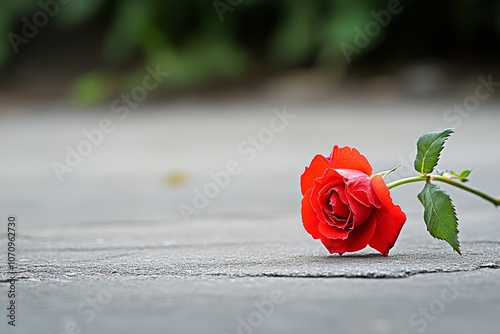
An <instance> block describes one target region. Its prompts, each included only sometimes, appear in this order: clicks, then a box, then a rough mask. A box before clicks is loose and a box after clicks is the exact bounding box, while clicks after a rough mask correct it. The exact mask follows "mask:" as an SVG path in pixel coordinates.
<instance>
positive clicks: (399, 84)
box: [0, 0, 500, 224]
mask: <svg viewBox="0 0 500 334" xmlns="http://www.w3.org/2000/svg"><path fill="white" fill-rule="evenodd" d="M0 36H1V38H0V102H1V103H0V117H1V122H0V133H1V136H2V139H3V140H2V143H0V153H1V154H2V156H3V159H2V162H1V164H0V180H1V181H2V184H3V190H4V191H3V195H2V197H3V198H2V201H3V203H5V204H6V207H7V208H10V210H11V211H12V212H14V213H16V212H17V213H18V214H19V215H21V216H23V215H24V216H25V217H28V218H29V219H26V220H27V224H28V223H32V224H42V223H47V224H48V223H55V222H57V223H65V222H69V221H89V220H90V221H95V220H103V219H104V220H120V219H121V220H124V219H129V220H133V219H138V220H141V219H164V218H165V217H173V219H177V220H180V219H182V216H181V215H180V213H179V205H180V204H181V203H186V204H189V205H192V203H193V198H194V196H195V194H196V189H199V190H203V187H204V186H205V185H206V184H207V183H209V182H212V179H211V178H210V176H209V175H210V174H209V173H210V172H211V171H212V172H213V171H220V170H223V169H224V168H225V166H226V164H227V163H228V161H230V160H237V161H238V162H240V164H241V165H242V168H243V172H242V174H241V176H237V177H234V178H233V179H232V180H231V182H230V184H229V186H227V188H225V189H223V190H222V191H221V192H220V194H219V195H218V196H217V197H216V198H215V199H212V200H210V204H209V205H208V206H207V207H206V208H203V210H200V213H199V214H197V216H201V215H203V214H205V213H209V212H212V213H221V212H226V213H227V212H243V211H244V212H255V211H262V210H264V211H265V210H284V211H287V212H289V211H290V210H295V211H296V212H297V214H296V218H297V220H299V215H298V206H299V203H300V192H299V189H298V179H299V177H300V174H301V173H302V171H303V168H304V166H305V165H307V164H308V163H309V161H310V159H311V158H312V156H314V155H315V154H317V153H321V154H325V155H328V154H329V152H330V150H331V147H332V146H333V145H334V144H339V145H351V146H355V147H358V148H359V149H360V150H361V151H362V153H364V154H366V155H367V156H368V158H369V159H370V161H372V163H373V165H374V169H375V170H385V169H389V168H392V167H393V166H395V165H397V164H398V163H403V164H405V162H403V161H402V160H405V161H406V165H407V166H408V165H409V166H410V167H411V163H412V160H411V159H413V157H412V153H413V151H414V143H415V141H416V139H417V138H418V137H419V136H420V135H421V134H423V133H425V132H427V131H431V130H435V129H442V128H445V127H454V128H456V129H457V133H458V134H457V135H456V137H457V138H458V137H459V136H460V138H461V139H452V140H450V143H451V142H452V141H453V140H457V141H458V142H459V143H461V144H462V145H459V144H455V146H453V145H452V144H450V146H451V147H450V149H449V153H448V154H447V155H445V156H444V157H443V159H445V160H444V161H446V159H450V160H449V162H450V163H454V164H455V165H456V167H453V166H450V167H451V168H456V169H459V168H462V167H463V168H468V167H473V166H470V165H469V164H467V163H466V162H470V161H477V163H476V164H475V165H478V167H475V168H476V169H475V172H474V174H477V178H476V182H478V183H477V186H478V187H481V186H483V188H485V190H490V191H491V192H493V193H495V192H497V191H496V188H497V187H494V184H492V183H491V182H488V179H487V177H486V176H485V175H486V173H489V172H492V173H493V172H494V168H495V166H496V164H495V161H494V159H495V158H494V157H492V155H490V154H489V153H487V152H490V151H489V150H497V149H496V148H495V146H494V144H493V143H495V142H498V139H499V137H498V135H497V133H498V132H497V128H498V124H499V123H498V121H499V118H498V116H497V115H498V112H497V109H498V108H497V106H498V103H497V100H498V99H497V97H498V96H499V94H498V89H497V85H498V84H497V83H496V82H497V81H500V76H497V74H498V73H499V65H500V62H499V59H500V57H499V56H500V0H489V1H488V0H483V1H470V0H453V1H451V0H448V1H446V0H442V1H409V0H402V1H396V0H391V1H388V0H358V1H352V0H310V1H301V0H286V1H285V0H274V1H269V0H267V1H265V0H231V1H230V0H215V1H214V0H189V1H170V0H164V1H157V0H142V1H138V0H137V1H136V0H121V1H118V0H39V1H35V0H33V1H28V0H22V1H21V0H17V1H14V0H5V1H2V2H0ZM167 73H168V75H167ZM479 78H482V79H479ZM488 82H489V83H488ZM480 85H481V87H480V93H481V94H482V95H481V96H483V97H484V96H486V95H487V96H486V97H485V98H484V99H483V98H481V99H478V98H477V97H476V98H475V100H474V96H476V95H477V87H478V86H480ZM485 94H486V95H485ZM468 97H472V100H471V99H469V100H467V98H468ZM467 101H468V102H469V103H470V102H472V105H471V106H470V107H468V108H469V109H470V108H472V111H463V110H462V111H460V110H455V109H451V110H450V108H454V107H453V106H454V105H455V104H458V105H462V104H463V103H466V102H467ZM475 101H477V103H476V102H475ZM475 103H476V104H475ZM275 109H277V110H279V111H281V112H283V110H287V112H288V113H290V114H291V115H293V116H294V118H293V120H292V121H291V122H290V124H287V126H286V129H285V130H284V131H283V132H280V133H274V135H273V138H272V140H271V141H270V142H269V143H268V144H266V145H264V146H265V149H262V150H260V149H259V150H257V153H258V155H257V156H256V159H255V161H252V162H251V163H247V162H246V161H245V158H246V157H247V156H244V155H242V154H240V153H239V151H238V147H239V146H240V145H241V144H242V143H245V142H247V141H248V138H249V137H248V136H256V135H258V134H259V133H260V131H261V130H262V129H264V128H266V127H269V124H270V121H271V119H272V118H273V117H275V113H274V112H273V110H275ZM469 109H467V110H469ZM103 119H107V120H111V121H110V122H111V123H109V122H108V123H109V124H108V127H109V132H106V133H104V132H103V131H104V130H102V128H100V126H101V122H102V121H103ZM105 122H106V121H105ZM96 129H97V130H99V131H101V133H102V137H101V136H100V135H99V134H96V132H95V131H94V132H92V131H93V130H96ZM89 132H90V133H94V134H95V136H96V137H95V138H97V139H95V141H96V142H98V143H97V144H93V143H92V144H91V145H90V147H89V146H85V142H88V141H89V139H88V136H87V135H86V134H85V133H89ZM82 143H83V144H82ZM488 145H490V146H491V148H490V146H488ZM478 146H481V147H483V149H482V150H478V149H477V147H478ZM389 148H390V149H389ZM82 150H83V151H82ZM85 150H87V151H85ZM71 152H77V153H78V155H79V157H80V158H76V157H73V158H71V157H69V158H68V156H71V155H72V154H73V153H71ZM485 152H486V153H485ZM464 154H466V156H467V157H468V159H463V156H464ZM402 157H404V159H403V158H402ZM495 157H496V155H495ZM68 159H74V160H77V162H75V163H74V165H75V166H70V165H69V163H68ZM474 159H475V160H474ZM492 159H493V160H492ZM464 160H467V161H464ZM73 162H74V161H73ZM64 166H66V167H64ZM481 166H482V167H481ZM481 168H484V170H482V171H481ZM476 170H478V171H476ZM405 173H406V174H410V173H411V168H406V169H402V170H401V174H405ZM61 175H62V178H61V177H60V176H61ZM471 179H472V180H474V175H472V177H471ZM481 182H482V183H481ZM263 184H266V185H269V184H272V185H273V186H266V187H264V186H263ZM411 198H412V201H414V203H415V208H419V206H418V202H416V199H415V198H414V196H413V195H412V197H411ZM468 203H469V202H464V205H467V204H468ZM473 204H474V205H475V204H476V202H473ZM299 223H300V222H299Z"/></svg>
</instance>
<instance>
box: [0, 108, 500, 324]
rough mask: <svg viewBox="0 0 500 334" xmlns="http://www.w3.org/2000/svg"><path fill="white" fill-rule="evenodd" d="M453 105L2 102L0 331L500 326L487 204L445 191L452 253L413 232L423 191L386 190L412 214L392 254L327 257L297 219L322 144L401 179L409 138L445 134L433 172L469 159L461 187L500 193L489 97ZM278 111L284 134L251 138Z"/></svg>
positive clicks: (499, 225) (499, 226)
mask: <svg viewBox="0 0 500 334" xmlns="http://www.w3.org/2000/svg"><path fill="white" fill-rule="evenodd" d="M454 102H457V103H461V102H462V100H460V99H458V100H457V101H446V102H435V103H427V104H424V103H410V102H404V103H403V102H401V103H398V104H391V105H390V106H389V107H388V104H387V103H376V102H363V101H359V102H356V103H355V104H353V103H340V102H324V103H309V104H307V103H302V104H299V103H295V102H293V103H292V102H288V103H287V102H286V101H260V102H259V103H257V104H256V103H250V102H244V103H234V104H231V103H230V104H225V105H219V104H215V103H211V104H210V103H209V104H208V106H207V104H206V103H196V102H187V103H186V102H184V103H178V104H176V103H172V104H167V105H158V106H154V107H147V108H143V109H140V110H139V109H137V110H134V111H131V113H130V115H129V116H128V117H127V118H126V119H120V118H118V117H117V116H118V115H116V114H113V113H112V112H111V111H109V110H108V109H106V108H103V109H102V110H95V111H78V110H70V111H67V110H66V111H64V112H63V111H58V110H59V109H60V108H56V110H55V111H54V110H49V109H48V110H36V111H32V110H28V109H26V110H17V111H15V112H14V111H12V110H9V111H4V112H2V114H1V118H2V121H1V122H0V133H1V136H2V139H3V140H2V141H1V142H0V152H1V154H2V157H3V159H2V162H1V163H0V182H1V184H2V192H0V201H1V203H2V204H3V205H2V209H3V210H2V215H3V216H2V218H1V219H2V220H3V221H4V222H5V223H3V226H6V224H7V217H8V215H10V214H15V215H16V216H17V219H18V224H17V233H18V234H17V240H16V243H17V245H18V246H17V250H16V256H17V263H16V265H17V266H18V270H17V271H16V278H17V281H16V285H15V287H16V292H17V296H16V303H17V313H16V326H15V328H13V327H12V326H9V325H8V324H7V320H8V318H7V317H6V315H7V310H6V308H7V307H8V298H7V294H8V290H9V287H10V283H9V282H8V281H7V280H8V278H9V277H8V275H7V266H6V265H5V263H6V262H7V251H6V249H7V240H6V239H7V238H6V236H7V234H6V233H5V232H7V231H6V228H5V231H1V233H2V234H0V235H1V236H2V239H1V243H0V247H1V248H0V249H1V250H2V251H1V252H0V263H2V265H1V273H0V280H1V283H0V296H1V297H0V301H1V307H0V309H2V310H3V311H2V312H3V314H2V317H1V319H3V320H2V321H1V322H0V332H1V333H137V332H143V333H222V334H224V333H247V334H248V333H309V332H315V333H424V332H425V333H471V332H478V333H495V334H496V333H498V327H499V326H500V320H499V318H498V314H499V313H500V283H499V282H500V271H499V270H498V268H500V256H499V254H500V221H499V220H500V215H499V212H498V210H496V209H495V208H494V207H493V206H492V205H490V204H489V203H486V202H484V201H482V200H480V199H478V198H475V197H473V196H472V195H469V194H465V193H463V192H460V191H457V190H455V189H450V188H448V187H445V188H446V189H447V190H448V192H449V193H450V194H451V195H452V197H453V198H454V200H455V203H456V205H457V211H458V214H459V218H460V225H459V228H460V241H461V246H462V253H463V256H459V255H457V254H455V253H454V252H453V251H452V250H451V247H449V246H448V245H447V244H446V243H444V242H442V241H438V240H435V239H433V238H432V237H431V236H430V235H429V234H428V233H427V232H426V230H425V225H424V223H423V220H422V209H421V208H420V204H419V202H418V200H417V199H416V194H417V193H418V191H419V189H420V187H421V186H422V185H418V184H412V185H408V186H405V187H401V188H396V189H394V190H393V191H392V195H393V199H394V201H395V202H396V203H397V204H400V205H401V206H402V208H403V210H404V211H405V212H406V213H407V216H408V220H407V222H406V224H405V226H404V228H403V230H402V232H401V235H400V238H399V240H398V242H397V243H396V246H395V247H394V248H393V249H392V250H391V253H390V256H389V257H387V258H384V257H382V256H380V255H379V254H377V253H376V252H375V251H374V250H371V249H365V250H363V251H360V252H357V253H353V254H346V255H344V256H342V257H339V256H337V255H328V252H327V251H326V250H325V249H324V248H323V247H322V246H321V245H320V244H319V243H318V242H317V241H314V240H312V239H311V238H310V236H309V235H308V234H307V233H306V232H305V231H304V230H303V228H302V225H301V218H300V199H301V196H300V190H299V186H298V184H299V178H300V174H301V173H302V172H303V168H304V166H305V165H307V164H308V163H309V161H310V160H311V158H312V157H313V156H314V155H315V154H317V153H322V154H328V153H329V151H330V150H331V147H332V146H333V145H334V144H339V145H341V146H343V145H350V146H354V147H356V148H358V149H359V150H360V151H361V152H362V153H363V154H364V155H366V156H367V158H368V159H369V160H370V162H371V163H372V165H373V167H374V169H375V170H376V171H380V170H385V169H389V168H391V167H393V166H394V165H397V164H399V163H402V164H403V167H402V168H401V169H400V170H399V171H398V172H397V173H396V174H395V175H393V178H395V177H402V176H404V175H410V174H411V171H410V169H409V168H410V166H411V163H412V160H410V159H409V158H410V156H413V155H414V145H415V142H416V139H417V138H418V137H419V135H421V134H423V133H424V132H427V131H430V130H434V129H442V128H447V127H455V128H456V133H455V134H454V135H453V136H452V138H451V139H450V140H449V142H448V144H447V147H446V149H445V151H444V152H443V155H442V159H441V163H440V167H441V168H451V169H457V170H461V169H464V168H468V167H472V168H473V173H472V174H471V177H470V179H471V181H470V183H471V185H473V186H475V187H477V188H480V189H483V190H484V191H486V192H488V193H490V194H492V195H498V194H499V193H500V178H499V177H498V166H499V164H500V155H498V147H497V146H498V145H497V143H498V141H499V139H500V134H499V132H498V126H499V125H500V114H499V113H498V112H497V111H496V109H497V105H496V104H494V103H490V104H486V103H485V104H484V105H481V106H480V107H479V108H478V109H477V110H475V111H474V112H471V113H470V114H469V115H468V116H467V117H463V116H460V117H458V114H451V113H447V109H448V108H450V107H451V106H452V104H453V103H454ZM274 108H276V109H277V110H275V111H274V112H273V109H274ZM284 108H286V110H287V112H288V114H290V115H291V116H289V119H288V120H287V121H285V122H284V123H283V124H284V126H283V127H280V129H281V130H280V131H275V132H273V133H272V136H271V135H269V133H267V134H268V137H262V138H265V143H264V142H259V143H258V144H259V145H258V146H252V144H251V143H252V137H253V136H256V137H257V138H258V135H259V133H261V134H262V133H264V132H266V130H263V129H264V128H270V126H271V125H270V124H271V123H272V122H279V121H273V118H275V117H277V116H276V115H277V113H278V114H281V115H283V110H284ZM292 116H293V117H292ZM450 116H456V117H453V118H451V117H450ZM103 118H109V119H110V120H111V122H112V124H113V125H114V129H113V130H112V131H110V132H109V133H106V134H104V135H103V137H102V140H101V142H99V143H98V144H96V145H94V146H93V147H92V148H91V149H90V152H89V154H88V155H87V156H84V157H82V159H81V161H80V162H79V163H78V164H76V166H72V167H70V168H71V169H72V171H71V172H68V173H65V174H63V175H62V176H63V177H62V181H61V182H59V179H58V177H57V176H56V173H55V172H54V169H53V165H54V162H55V161H56V162H59V163H61V164H65V163H66V161H65V159H66V155H67V152H68V146H69V149H70V150H71V149H72V148H73V149H75V150H76V149H77V147H78V145H79V143H81V142H82V141H84V140H86V137H85V135H84V133H83V132H82V131H83V130H86V131H87V132H89V131H92V130H93V129H95V128H97V127H98V126H99V123H100V122H101V121H102V119H103ZM287 122H288V123H287ZM275 124H278V123H275ZM263 131H264V132H263ZM264 135H265V134H264ZM249 136H250V137H249ZM82 145H83V144H82ZM252 147H258V149H255V151H252V149H251V148H252ZM252 152H253V153H252ZM234 161H235V162H236V164H237V165H238V166H239V173H235V175H233V176H231V177H230V179H229V180H228V182H227V185H226V184H224V186H220V187H219V188H218V191H215V190H214V196H210V197H213V198H208V199H207V201H206V202H207V203H205V204H206V207H203V208H197V209H196V213H193V214H191V215H189V217H188V219H185V217H183V215H182V213H181V211H180V209H179V208H180V207H182V205H184V207H186V206H191V207H193V208H194V207H195V202H194V201H196V196H198V195H196V194H197V193H198V191H199V192H202V193H203V192H204V191H205V190H204V189H205V188H206V187H207V184H209V183H211V182H213V180H212V176H211V175H214V174H215V175H221V174H220V173H221V171H222V170H225V169H227V166H228V164H230V163H233V162H234ZM215 192H216V194H215ZM198 200H199V199H198ZM202 202H203V201H202ZM205 204H204V205H205ZM185 216H186V214H185Z"/></svg>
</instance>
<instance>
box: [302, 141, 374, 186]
mask: <svg viewBox="0 0 500 334" xmlns="http://www.w3.org/2000/svg"><path fill="white" fill-rule="evenodd" d="M327 168H345V169H355V170H359V171H361V172H363V173H365V174H366V175H368V176H370V175H372V172H373V169H372V166H370V163H369V162H368V160H366V158H365V157H364V156H363V155H361V153H359V151H358V150H356V149H355V148H350V147H348V146H346V147H341V148H339V147H338V146H337V145H335V146H334V147H333V149H332V153H331V154H330V156H329V157H328V158H325V157H324V156H322V155H320V154H318V155H316V156H315V157H314V158H313V160H312V161H311V164H310V165H309V167H306V169H305V171H304V173H303V174H302V176H301V178H300V189H301V192H302V195H304V194H305V193H306V192H307V191H308V190H309V189H311V188H312V187H313V182H314V180H315V179H317V178H318V177H321V176H323V174H324V172H325V169H327Z"/></svg>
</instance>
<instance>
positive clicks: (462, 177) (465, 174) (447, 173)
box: [438, 169, 472, 183]
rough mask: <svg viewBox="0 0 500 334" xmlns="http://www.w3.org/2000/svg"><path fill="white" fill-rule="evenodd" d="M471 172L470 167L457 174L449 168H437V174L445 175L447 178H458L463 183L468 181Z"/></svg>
mask: <svg viewBox="0 0 500 334" xmlns="http://www.w3.org/2000/svg"><path fill="white" fill-rule="evenodd" d="M471 172H472V169H466V170H464V171H462V172H461V173H460V174H458V173H457V172H454V171H452V170H449V169H444V170H438V174H439V175H441V176H444V177H447V178H449V179H458V180H460V181H461V182H464V183H465V182H467V181H469V179H468V177H469V175H470V173H471Z"/></svg>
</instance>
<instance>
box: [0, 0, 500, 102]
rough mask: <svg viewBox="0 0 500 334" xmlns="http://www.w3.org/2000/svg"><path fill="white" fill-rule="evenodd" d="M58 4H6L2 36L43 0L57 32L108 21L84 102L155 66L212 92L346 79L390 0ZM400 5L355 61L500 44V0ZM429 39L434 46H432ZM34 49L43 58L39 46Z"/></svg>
mask: <svg viewBox="0 0 500 334" xmlns="http://www.w3.org/2000/svg"><path fill="white" fill-rule="evenodd" d="M59 1H62V2H67V3H66V4H59V3H58V2H57V0H39V1H35V0H33V1H18V0H5V1H2V2H0V35H1V36H8V34H9V33H12V32H13V33H16V34H19V35H20V34H21V27H22V24H23V22H22V21H21V18H22V17H23V16H25V17H27V18H28V19H29V20H31V19H32V16H33V15H34V13H36V12H38V11H40V10H42V7H41V4H40V3H44V4H45V5H48V4H50V3H52V4H53V3H55V4H57V6H58V7H59V11H58V13H57V14H55V15H54V17H53V18H50V20H49V23H48V24H49V25H50V26H51V27H56V28H55V29H51V30H50V33H51V34H57V31H58V30H62V31H65V32H67V31H72V30H78V29H84V28H85V27H86V26H87V25H89V24H92V23H95V22H99V23H101V24H102V26H103V27H104V28H103V29H104V31H103V34H104V38H103V39H102V41H101V40H99V41H97V42H96V43H100V44H99V45H96V48H99V49H100V54H101V59H102V66H100V67H99V68H94V69H89V72H88V73H82V75H81V76H80V77H77V78H75V82H74V85H73V88H74V90H73V91H74V93H75V96H76V97H77V99H78V100H79V101H81V102H82V103H92V102H95V101H99V100H102V99H104V98H106V96H107V95H109V94H111V93H112V91H113V89H112V88H110V86H113V85H118V83H119V82H123V83H129V82H133V79H135V78H137V77H140V75H141V74H140V73H143V70H144V67H145V66H146V64H152V65H155V64H160V65H161V68H162V69H164V70H168V71H169V72H170V73H171V75H170V77H169V80H168V85H169V87H170V88H172V89H185V88H189V89H192V88H199V87H205V86H208V85H212V84H215V83H219V82H233V81H238V80H243V79H244V78H246V77H252V76H254V75H259V74H260V75H265V74H269V73H272V72H275V71H280V70H284V69H293V68H298V67H320V68H322V69H323V70H324V71H325V73H330V74H331V77H332V78H338V77H339V76H341V75H342V73H344V72H345V70H346V69H347V68H348V66H353V64H349V62H347V61H346V58H345V56H344V54H343V53H342V50H341V48H340V47H339V45H340V43H342V42H345V43H349V44H353V40H354V38H355V32H354V30H353V29H354V27H360V28H361V29H364V27H365V25H366V24H367V22H370V21H373V20H374V17H373V14H372V13H371V11H380V10H383V9H387V6H388V2H389V1H388V0H356V1H354V0H310V1H305V0H274V1H271V0H240V1H238V0H231V1H230V0H219V2H218V3H219V4H220V3H223V4H225V5H226V6H228V7H226V8H229V9H228V10H226V11H224V12H223V13H221V12H220V9H219V12H218V9H217V8H216V6H214V1H213V0H186V1H174V0H164V1H160V0H142V1H141V0H121V1H120V0H64V1H63V0H59ZM401 5H402V6H403V8H404V9H403V11H402V13H401V14H398V15H395V16H394V17H392V18H391V23H390V25H389V26H388V27H385V28H382V29H381V31H380V33H378V34H377V35H376V36H374V37H373V38H370V42H369V44H368V45H367V46H366V47H364V48H363V49H362V51H361V52H359V54H358V53H357V54H353V59H354V61H355V63H356V62H357V61H360V60H366V59H377V57H379V58H380V55H379V54H382V58H383V59H386V60H387V59H391V57H392V59H394V60H395V61H399V60H400V56H401V55H406V56H410V57H411V55H412V54H414V53H417V54H419V55H421V56H429V55H433V54H435V53H436V52H437V53H439V52H442V53H444V54H446V52H445V51H443V50H446V48H449V47H450V46H451V47H452V49H453V46H455V47H457V46H458V45H460V44H461V43H462V46H463V42H464V41H466V42H467V41H468V43H469V44H467V45H469V46H470V45H472V46H473V45H475V44H474V43H476V44H477V36H478V34H482V33H483V32H486V34H487V35H488V36H494V38H498V32H499V31H500V0H495V1H469V0H454V1H451V0H449V1H445V0H443V1H437V2H436V1H431V0H429V1H409V0H406V1H403V0H402V1H401ZM221 17H222V18H223V20H221ZM403 17H404V18H403ZM40 29H44V28H43V27H41V28H40ZM436 36H441V38H442V40H440V39H439V38H438V37H436ZM35 38H36V37H35ZM429 39H432V40H433V41H431V42H428V43H425V41H428V40H429ZM436 39H437V40H436ZM446 39H447V40H446ZM450 39H451V41H450ZM496 42H498V39H497V40H496ZM422 43H423V44H422ZM450 43H451V44H450ZM23 48H24V49H26V48H28V46H27V45H20V49H21V50H20V52H23V50H22V49H23ZM483 51H484V50H483ZM29 52H30V53H31V54H32V56H33V57H36V50H35V49H30V51H29ZM370 57H371V58H370ZM14 58H15V53H14V52H13V49H12V46H11V42H10V41H9V39H8V38H2V39H0V66H3V67H5V66H6V65H7V64H9V62H11V61H13V60H14ZM120 67H126V68H128V71H127V74H126V75H127V77H128V78H125V79H124V80H121V79H117V78H114V77H113V74H112V73H113V70H114V69H117V68H120ZM125 85H126V84H125ZM124 88H126V87H119V88H118V89H124Z"/></svg>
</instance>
